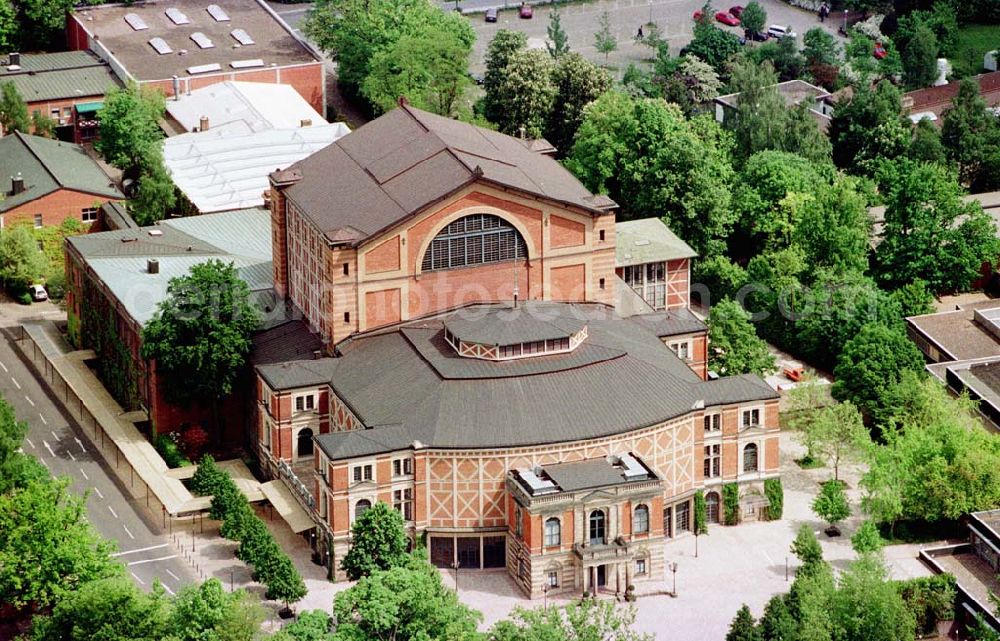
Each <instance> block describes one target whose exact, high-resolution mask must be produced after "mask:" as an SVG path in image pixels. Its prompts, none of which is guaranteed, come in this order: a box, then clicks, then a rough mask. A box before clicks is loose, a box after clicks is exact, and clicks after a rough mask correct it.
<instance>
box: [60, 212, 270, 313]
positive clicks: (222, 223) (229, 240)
mask: <svg viewBox="0 0 1000 641" xmlns="http://www.w3.org/2000/svg"><path fill="white" fill-rule="evenodd" d="M66 242H67V243H68V244H69V245H70V246H72V247H73V249H75V250H76V252H77V253H79V255H80V256H81V258H83V260H84V261H85V262H86V264H87V266H88V267H89V268H90V269H91V270H93V272H94V273H95V274H96V275H97V276H98V277H99V278H100V279H101V281H103V282H104V284H105V286H106V287H107V288H108V289H109V290H110V292H111V293H112V294H113V295H114V297H115V298H117V299H118V301H119V303H121V304H122V305H123V306H124V308H125V310H126V311H127V312H128V314H129V316H131V317H132V319H134V320H135V321H136V322H137V323H139V324H140V325H142V324H145V323H146V322H147V321H149V320H150V319H151V318H152V317H153V315H154V314H155V313H156V309H157V306H158V305H159V303H160V301H162V300H163V299H164V298H165V297H166V293H167V286H168V284H169V282H170V279H171V278H175V277H178V276H186V275H187V274H188V273H189V272H190V270H191V267H193V266H195V265H198V264H201V263H204V262H206V261H208V260H212V259H217V260H221V261H223V262H226V263H232V264H233V265H235V267H236V269H237V271H238V272H239V276H240V278H241V279H243V280H244V281H245V282H246V283H247V285H249V287H250V290H251V292H252V293H254V294H255V295H256V297H257V298H258V299H260V300H261V301H264V300H266V299H267V297H268V296H269V295H270V293H271V290H272V288H273V283H274V281H273V273H272V268H271V214H270V212H268V211H267V210H265V209H248V210H242V211H231V212H225V213H221V214H209V215H205V216H190V217H187V218H175V219H170V220H164V221H161V222H160V223H159V224H157V225H154V226H152V227H143V228H140V229H119V230H115V231H108V232H100V233H96V234H84V235H82V236H73V237H70V238H67V239H66ZM150 259H156V260H157V261H158V263H157V265H158V273H153V274H151V273H149V260H150Z"/></svg>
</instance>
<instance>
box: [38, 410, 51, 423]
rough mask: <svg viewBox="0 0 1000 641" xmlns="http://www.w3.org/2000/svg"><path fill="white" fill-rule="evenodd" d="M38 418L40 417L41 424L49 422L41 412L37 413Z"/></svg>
mask: <svg viewBox="0 0 1000 641" xmlns="http://www.w3.org/2000/svg"><path fill="white" fill-rule="evenodd" d="M38 418H40V419H42V425H48V424H49V422H48V421H46V420H45V417H44V416H42V413H41V412H39V413H38Z"/></svg>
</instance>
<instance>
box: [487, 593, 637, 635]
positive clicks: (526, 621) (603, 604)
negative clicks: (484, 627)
mask: <svg viewBox="0 0 1000 641" xmlns="http://www.w3.org/2000/svg"><path fill="white" fill-rule="evenodd" d="M635 616H636V611H635V608H634V607H622V606H619V605H617V604H615V603H614V602H613V601H608V600H598V599H583V600H581V601H580V602H578V603H570V604H568V605H566V606H565V607H549V608H534V609H531V610H528V609H524V608H515V609H514V612H513V613H512V614H511V617H510V618H509V619H505V620H503V621H500V622H498V623H497V624H496V625H494V626H493V627H492V628H491V629H490V632H489V634H488V635H487V639H488V641H538V640H539V639H545V640H546V641H582V640H584V639H587V640H594V641H598V640H601V641H652V639H653V635H651V634H648V633H642V632H637V631H635V630H634V629H633V625H634V624H635Z"/></svg>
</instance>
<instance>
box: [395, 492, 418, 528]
mask: <svg viewBox="0 0 1000 641" xmlns="http://www.w3.org/2000/svg"><path fill="white" fill-rule="evenodd" d="M392 507H393V508H394V509H395V510H396V511H397V512H399V513H400V514H401V515H402V517H403V520H404V521H412V520H413V490H412V489H410V488H406V489H403V490H394V491H393V493H392Z"/></svg>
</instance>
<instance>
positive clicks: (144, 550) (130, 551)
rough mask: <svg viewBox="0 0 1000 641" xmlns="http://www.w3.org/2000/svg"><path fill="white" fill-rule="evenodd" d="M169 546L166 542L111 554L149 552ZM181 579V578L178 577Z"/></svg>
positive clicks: (121, 554)
mask: <svg viewBox="0 0 1000 641" xmlns="http://www.w3.org/2000/svg"><path fill="white" fill-rule="evenodd" d="M165 547H167V544H166V543H163V544H161V545H150V546H149V547H148V548H136V549H134V550H125V551H124V552H118V553H117V554H112V555H111V556H123V555H125V554H135V553H136V552H148V551H149V550H159V549H160V548H165ZM177 580H178V581H180V579H177Z"/></svg>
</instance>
